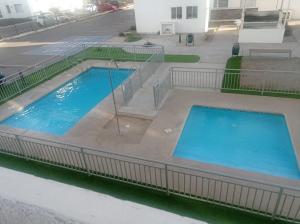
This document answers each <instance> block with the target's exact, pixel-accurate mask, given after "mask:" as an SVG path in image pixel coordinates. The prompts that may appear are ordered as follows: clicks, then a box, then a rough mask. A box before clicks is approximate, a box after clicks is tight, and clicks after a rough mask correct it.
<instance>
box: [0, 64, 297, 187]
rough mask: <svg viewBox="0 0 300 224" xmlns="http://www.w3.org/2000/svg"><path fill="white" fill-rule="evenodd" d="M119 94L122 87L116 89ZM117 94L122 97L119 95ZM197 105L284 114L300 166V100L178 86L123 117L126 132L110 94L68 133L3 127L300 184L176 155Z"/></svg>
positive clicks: (7, 108)
mask: <svg viewBox="0 0 300 224" xmlns="http://www.w3.org/2000/svg"><path fill="white" fill-rule="evenodd" d="M107 65H108V62H102V61H88V62H84V63H83V64H81V65H79V66H76V67H74V68H72V69H70V70H68V71H66V72H64V73H63V74H61V75H59V76H56V77H55V78H53V79H52V80H49V81H47V82H45V83H44V84H42V85H40V86H38V87H36V88H34V89H32V90H30V91H28V92H26V93H24V94H23V95H21V96H19V97H16V98H15V99H13V100H11V101H9V102H7V103H5V104H3V105H1V106H0V112H1V113H0V114H1V115H0V120H2V119H4V118H5V117H7V116H9V115H11V114H13V113H15V112H16V111H18V109H19V108H22V107H24V106H25V105H28V104H30V103H32V102H33V101H35V100H37V99H38V98H40V97H41V96H43V95H45V94H46V93H48V92H49V91H52V90H53V89H55V88H56V87H58V86H60V85H61V84H62V83H63V82H66V81H67V80H70V79H72V78H73V77H75V76H76V75H78V74H79V73H81V72H83V71H85V70H86V69H88V68H89V67H93V66H98V67H103V66H107ZM135 65H136V64H134V63H126V62H125V63H119V66H120V67H122V68H132V66H135ZM116 92H117V96H119V94H120V89H117V91H116ZM117 98H118V97H117ZM193 105H202V106H210V107H221V108H230V109H238V110H247V111H256V112H271V113H280V114H284V115H285V117H286V121H287V124H288V127H289V130H290V134H291V137H292V141H293V145H294V149H295V153H296V156H297V161H298V165H299V164H300V119H299V114H300V101H299V100H295V99H283V98H273V97H263V96H249V95H236V94H224V93H219V92H206V91H200V90H193V89H173V90H171V91H170V92H169V94H168V98H167V99H166V101H165V103H164V105H163V106H162V107H161V108H160V110H159V111H158V112H157V113H156V116H155V117H154V118H152V119H149V118H143V117H132V116H126V114H125V115H124V114H122V116H120V125H121V133H122V134H121V136H118V135H117V131H116V128H115V127H116V121H115V118H114V110H113V104H112V98H111V96H108V97H107V98H106V99H105V100H103V101H102V102H101V103H100V104H98V105H97V106H96V107H95V108H94V109H92V110H91V111H90V112H89V113H88V114H87V115H86V116H84V117H83V118H82V119H81V120H80V122H79V123H78V124H77V125H76V126H75V127H74V128H73V129H71V130H70V131H69V133H67V134H66V135H65V136H61V137H57V136H51V135H47V134H42V133H36V132H31V131H24V130H20V129H12V128H9V127H4V126H2V127H1V130H7V131H11V132H12V131H13V132H14V133H17V134H22V135H26V136H32V137H38V138H46V139H51V140H56V141H60V142H66V143H73V144H79V145H83V146H88V147H92V148H95V149H99V150H102V151H108V152H115V153H120V154H125V155H132V156H138V157H142V158H145V159H151V160H158V161H163V162H168V163H175V164H177V165H183V166H187V167H191V168H197V169H202V170H209V171H216V172H221V173H227V174H230V175H234V176H239V177H242V178H249V179H256V180H261V181H264V182H269V183H274V184H283V185H288V186H293V187H299V184H300V181H296V180H288V179H283V178H278V177H271V176H268V175H263V174H258V173H252V172H246V171H241V170H236V169H231V168H227V167H222V166H216V165H210V164H205V163H200V162H195V161H190V160H185V159H179V158H174V157H173V156H172V154H173V150H174V148H175V146H176V143H177V140H178V138H179V136H180V134H181V131H182V129H183V126H184V123H185V120H186V118H187V116H188V113H189V110H190V108H191V107H192V106H193ZM299 167H300V166H299Z"/></svg>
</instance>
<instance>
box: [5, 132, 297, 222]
mask: <svg viewBox="0 0 300 224" xmlns="http://www.w3.org/2000/svg"><path fill="white" fill-rule="evenodd" d="M0 153H4V154H9V155H13V156H17V157H21V158H25V159H26V160H33V161H38V162H41V163H46V164H50V165H53V166H57V167H63V168H66V169H71V170H75V171H79V172H82V173H86V174H89V175H95V176H100V177H104V178H108V179H113V180H117V181H122V182H126V183H129V184H134V185H139V186H143V187H146V188H150V189H154V190H158V191H162V192H166V193H167V194H174V195H179V196H182V197H187V198H192V199H196V200H200V201H206V202H210V203H214V204H219V205H222V206H226V207H230V208H235V209H238V210H243V211H247V212H250V213H255V214H259V215H263V216H267V217H270V218H272V219H278V220H285V221H289V222H292V223H300V189H296V188H290V187H286V186H280V185H273V184H269V183H264V182H261V181H256V180H249V179H243V178H240V177H235V176H230V175H227V174H223V173H216V172H211V171H206V170H197V169H191V168H188V167H182V166H178V165H175V164H170V163H165V162H163V161H154V160H147V159H143V158H138V157H131V156H127V155H122V154H116V153H110V152H105V151H102V150H99V149H92V148H88V147H84V146H79V145H71V144H65V143H61V142H54V141H49V140H44V139H38V138H31V137H26V136H20V135H15V134H12V133H7V132H2V131H0Z"/></svg>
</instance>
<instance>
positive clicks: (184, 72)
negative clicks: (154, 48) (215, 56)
mask: <svg viewBox="0 0 300 224" xmlns="http://www.w3.org/2000/svg"><path fill="white" fill-rule="evenodd" d="M171 75H172V86H174V87H187V88H201V89H213V90H221V92H228V93H244V94H254V95H266V96H282V97H292V98H300V73H297V72H291V71H269V70H247V69H240V70H235V69H214V68H179V67H173V68H171Z"/></svg>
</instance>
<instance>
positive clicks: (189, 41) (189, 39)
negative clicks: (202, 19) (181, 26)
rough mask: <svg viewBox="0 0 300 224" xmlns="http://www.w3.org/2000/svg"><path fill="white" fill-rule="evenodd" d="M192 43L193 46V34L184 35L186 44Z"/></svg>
mask: <svg viewBox="0 0 300 224" xmlns="http://www.w3.org/2000/svg"><path fill="white" fill-rule="evenodd" d="M189 45H193V46H194V35H193V34H191V33H189V34H188V35H187V36H186V46H189Z"/></svg>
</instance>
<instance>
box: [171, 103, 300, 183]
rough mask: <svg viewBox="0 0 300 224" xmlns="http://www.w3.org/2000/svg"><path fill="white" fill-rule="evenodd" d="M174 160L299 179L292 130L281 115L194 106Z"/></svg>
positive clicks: (299, 173)
mask: <svg viewBox="0 0 300 224" xmlns="http://www.w3.org/2000/svg"><path fill="white" fill-rule="evenodd" d="M174 156H175V157H180V158H184V159H191V160H196V161H200V162H203V163H208V164H215V165H221V166H227V167H231V168H237V169H242V170H246V171H252V172H260V173H263V174H268V175H272V176H280V177H285V178H289V179H297V180H299V179H300V171H299V167H298V164H297V160H296V155H295V152H294V149H293V145H292V142H291V138H290V135H289V130H288V127H287V124H286V121H285V117H284V116H283V115H280V114H269V113H258V112H247V111H238V110H230V109H220V108H211V107H202V106H193V107H192V108H191V111H190V113H189V116H188V118H187V120H186V123H185V126H184V128H183V131H182V133H181V136H180V138H179V140H178V143H177V146H176V148H175V151H174Z"/></svg>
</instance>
